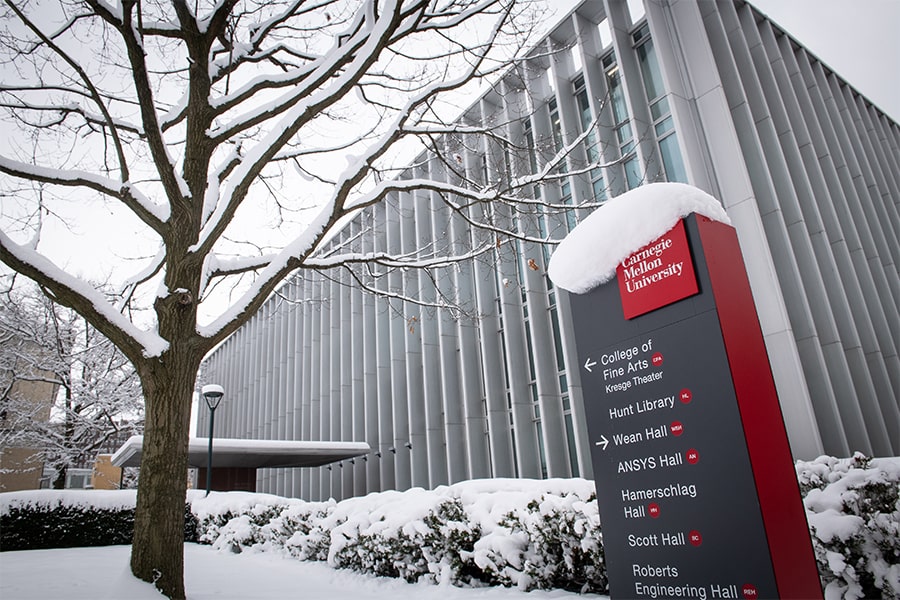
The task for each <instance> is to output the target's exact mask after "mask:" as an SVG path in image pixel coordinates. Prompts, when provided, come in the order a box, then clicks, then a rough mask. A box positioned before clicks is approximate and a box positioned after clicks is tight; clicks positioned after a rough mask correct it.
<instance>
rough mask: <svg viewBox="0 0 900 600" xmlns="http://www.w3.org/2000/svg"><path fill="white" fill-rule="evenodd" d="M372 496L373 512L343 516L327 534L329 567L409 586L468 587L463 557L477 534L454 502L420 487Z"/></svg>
mask: <svg viewBox="0 0 900 600" xmlns="http://www.w3.org/2000/svg"><path fill="white" fill-rule="evenodd" d="M372 496H375V497H376V498H373V497H372ZM372 496H369V497H367V498H368V500H369V501H373V500H374V501H375V504H374V505H373V510H367V511H360V512H356V511H353V512H351V513H349V514H347V518H346V519H344V520H343V522H342V523H341V524H339V525H338V526H337V527H335V528H334V530H333V531H332V533H331V552H330V553H329V556H328V561H329V563H330V564H331V565H332V566H335V567H339V568H349V569H353V570H355V571H360V572H364V573H372V574H375V575H379V576H384V577H401V578H403V579H405V580H406V581H409V582H414V581H419V580H420V579H426V580H428V581H432V582H447V583H453V584H457V585H465V584H470V583H472V581H473V579H475V577H474V576H475V575H477V574H476V573H473V572H472V568H471V567H472V563H471V561H470V560H468V559H467V556H468V555H469V553H471V550H472V547H473V545H474V544H475V540H477V539H478V537H479V531H478V528H477V526H473V524H472V523H471V522H470V520H469V519H468V517H467V515H466V513H465V509H464V507H463V505H462V503H461V502H460V501H459V499H457V498H452V497H450V498H448V497H446V496H443V495H441V494H435V493H432V492H426V491H425V490H422V489H416V490H410V491H409V492H405V493H399V492H387V493H383V494H374V495H372ZM342 508H344V509H346V507H342ZM340 512H345V510H342V511H340Z"/></svg>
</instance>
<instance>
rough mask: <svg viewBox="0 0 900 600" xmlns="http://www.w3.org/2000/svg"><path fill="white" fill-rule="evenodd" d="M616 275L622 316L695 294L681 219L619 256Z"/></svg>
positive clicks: (638, 313) (629, 316)
mask: <svg viewBox="0 0 900 600" xmlns="http://www.w3.org/2000/svg"><path fill="white" fill-rule="evenodd" d="M616 275H617V276H618V279H619V293H620V294H621V295H622V310H623V312H624V313H625V318H626V319H633V318H635V317H638V316H640V315H643V314H645V313H648V312H650V311H651V310H656V309H657V308H662V307H663V306H667V305H669V304H672V303H673V302H677V301H678V300H681V299H682V298H687V297H688V296H693V295H694V294H696V293H697V292H698V291H699V290H698V288H697V275H696V274H695V273H694V263H693V262H691V250H690V247H689V246H688V241H687V235H686V234H685V231H684V221H678V223H676V224H675V227H673V228H672V229H670V230H669V231H668V232H666V233H665V234H663V235H662V236H661V237H659V238H657V239H656V240H654V241H653V242H650V243H649V244H647V245H646V246H644V247H643V248H641V249H640V250H638V251H637V252H635V253H634V254H632V255H631V256H629V257H628V258H626V259H625V260H623V261H622V262H621V263H620V264H619V266H618V267H616Z"/></svg>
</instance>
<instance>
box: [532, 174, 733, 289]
mask: <svg viewBox="0 0 900 600" xmlns="http://www.w3.org/2000/svg"><path fill="white" fill-rule="evenodd" d="M691 213H697V214H699V215H703V216H705V217H708V218H710V219H712V220H714V221H720V222H722V223H726V224H729V225H730V224H731V220H730V219H729V218H728V215H727V214H725V209H724V208H723V207H722V204H721V203H720V202H719V201H718V200H716V199H715V198H713V197H712V196H710V195H709V194H707V193H706V192H704V191H703V190H701V189H699V188H696V187H694V186H691V185H687V184H684V183H651V184H648V185H644V186H641V187H639V188H635V189H633V190H631V191H629V192H626V193H624V194H621V195H620V196H616V197H615V198H612V199H611V200H609V201H608V202H606V203H605V204H603V205H602V206H600V207H599V208H598V209H597V210H595V211H594V212H593V213H591V214H590V215H589V216H588V217H587V218H586V219H585V220H584V221H582V222H581V223H579V224H578V226H577V227H575V229H573V230H572V232H571V233H569V235H568V236H566V238H565V239H564V240H563V241H562V242H561V243H560V244H559V246H558V247H557V248H556V251H555V252H554V253H553V256H552V257H551V258H550V264H549V266H548V268H547V274H548V275H549V276H550V280H551V281H552V282H553V284H554V285H556V286H558V287H561V288H563V289H564V290H568V291H570V292H575V293H576V294H584V293H586V292H589V291H591V290H592V289H594V288H595V287H597V286H598V285H600V284H601V283H606V282H607V281H609V280H610V279H612V278H613V277H614V276H615V274H616V266H618V264H619V263H620V262H622V261H623V260H625V259H626V258H628V257H629V256H630V255H631V254H633V253H634V252H636V251H638V250H640V249H641V248H643V247H644V246H646V245H647V244H649V243H650V242H652V241H653V240H655V239H657V238H658V237H660V236H661V235H663V234H664V233H666V232H667V231H668V230H670V229H671V228H672V227H674V226H675V223H677V222H678V220H679V219H681V218H683V217H686V216H688V215H689V214H691Z"/></svg>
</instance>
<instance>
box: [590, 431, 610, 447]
mask: <svg viewBox="0 0 900 600" xmlns="http://www.w3.org/2000/svg"><path fill="white" fill-rule="evenodd" d="M594 445H595V446H600V449H601V450H606V447H607V446H608V445H609V440H608V439H606V436H605V435H603V434H602V433H601V434H600V441H599V442H594Z"/></svg>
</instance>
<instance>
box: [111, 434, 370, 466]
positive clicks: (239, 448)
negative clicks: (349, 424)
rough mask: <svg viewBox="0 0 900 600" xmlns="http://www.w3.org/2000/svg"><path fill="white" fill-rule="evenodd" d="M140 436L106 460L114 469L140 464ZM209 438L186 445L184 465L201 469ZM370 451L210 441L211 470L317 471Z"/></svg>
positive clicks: (358, 446)
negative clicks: (269, 469)
mask: <svg viewBox="0 0 900 600" xmlns="http://www.w3.org/2000/svg"><path fill="white" fill-rule="evenodd" d="M143 443H144V438H143V436H140V435H135V436H132V437H130V438H128V441H126V442H125V443H124V444H122V447H121V448H119V449H118V450H117V451H116V453H115V454H113V456H112V458H111V459H110V460H111V462H112V464H114V465H115V466H117V467H138V466H140V464H141V452H142V450H141V449H142V446H143ZM208 449H209V438H191V439H190V440H189V441H188V465H189V466H191V467H205V466H206V457H207V451H208ZM370 450H371V448H369V444H367V443H366V442H300V441H296V440H239V439H232V438H213V467H249V468H263V467H268V468H276V467H318V466H322V465H326V464H328V463H332V462H337V461H340V460H345V459H348V458H353V457H356V456H363V455H364V454H368V453H369V452H370Z"/></svg>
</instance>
